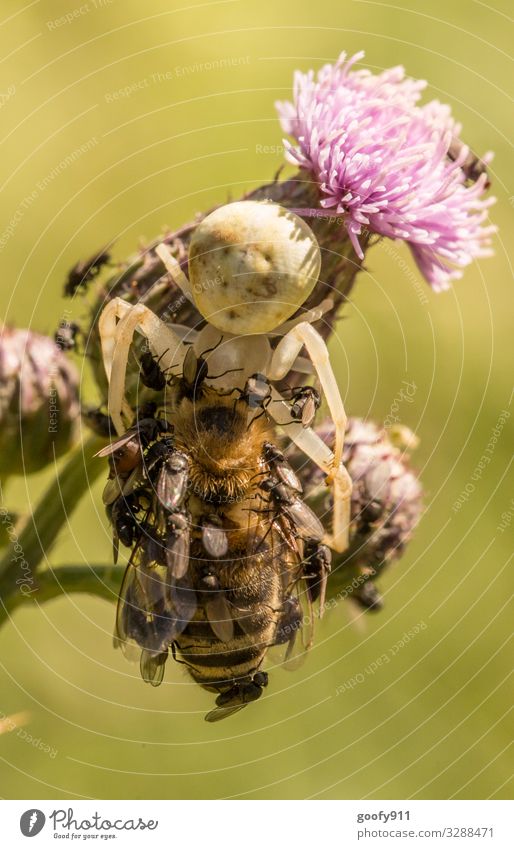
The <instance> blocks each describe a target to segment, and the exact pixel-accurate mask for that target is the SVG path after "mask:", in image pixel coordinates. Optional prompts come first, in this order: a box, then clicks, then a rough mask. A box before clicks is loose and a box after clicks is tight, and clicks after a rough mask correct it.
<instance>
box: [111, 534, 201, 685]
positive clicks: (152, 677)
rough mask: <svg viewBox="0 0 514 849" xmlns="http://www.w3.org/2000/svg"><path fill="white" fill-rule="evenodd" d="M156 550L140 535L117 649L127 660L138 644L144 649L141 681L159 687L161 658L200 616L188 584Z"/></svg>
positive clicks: (124, 589) (123, 597) (120, 612)
mask: <svg viewBox="0 0 514 849" xmlns="http://www.w3.org/2000/svg"><path fill="white" fill-rule="evenodd" d="M158 548H159V543H157V544H156V540H155V539H154V538H153V537H152V536H151V535H150V534H147V533H141V535H140V537H139V539H138V540H137V542H136V544H135V546H134V549H133V551H132V555H131V558H130V562H129V565H128V566H127V569H126V572H125V576H124V578H123V582H122V586H121V590H120V597H119V600H118V609H117V614H116V630H115V646H120V647H121V648H122V650H123V651H124V653H125V654H127V656H129V657H130V656H131V655H132V654H133V649H131V646H133V645H134V644H135V645H136V646H138V647H139V648H140V649H141V650H142V656H141V670H142V673H143V677H144V679H145V680H148V681H150V683H154V684H155V685H157V684H158V683H160V680H162V674H161V669H160V667H162V666H163V665H164V662H165V658H164V657H163V656H164V655H167V652H168V648H169V646H170V645H171V644H172V643H173V641H174V640H175V639H176V637H177V636H178V635H179V634H181V633H182V631H183V630H184V628H185V627H186V626H187V625H188V623H189V622H190V621H191V619H192V617H193V616H194V613H195V611H196V594H195V592H194V590H193V588H192V587H191V585H190V582H189V580H188V579H187V578H182V579H175V578H173V577H172V576H171V575H170V571H169V569H168V567H167V565H163V562H162V561H161V557H160V555H159V554H158ZM156 558H158V559H156Z"/></svg>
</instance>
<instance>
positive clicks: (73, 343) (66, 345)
mask: <svg viewBox="0 0 514 849" xmlns="http://www.w3.org/2000/svg"><path fill="white" fill-rule="evenodd" d="M79 333H80V327H79V325H78V324H76V323H75V322H74V321H61V323H60V324H59V327H58V328H57V330H56V331H55V333H54V339H55V344H56V345H57V347H58V348H60V349H61V351H74V350H76V348H77V337H78V335H79Z"/></svg>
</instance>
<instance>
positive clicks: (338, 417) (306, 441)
mask: <svg viewBox="0 0 514 849" xmlns="http://www.w3.org/2000/svg"><path fill="white" fill-rule="evenodd" d="M304 345H305V347H306V349H307V352H308V354H309V356H310V358H311V360H312V364H313V366H314V369H315V371H316V373H317V375H318V377H319V381H320V383H321V387H322V390H323V393H324V396H325V398H326V401H327V404H328V407H329V410H330V415H331V417H332V420H333V422H334V426H335V440H334V451H333V453H332V452H331V451H330V450H329V449H328V447H327V446H326V445H325V443H324V442H323V441H322V440H321V439H319V437H318V436H317V435H316V434H315V433H314V431H312V430H311V429H310V428H302V427H301V426H297V425H291V426H290V427H289V428H288V436H290V437H291V439H292V440H293V442H295V443H296V444H297V445H298V446H299V447H300V448H302V450H303V451H305V453H306V454H307V455H308V456H309V457H310V458H311V460H313V461H314V462H315V463H316V464H317V465H318V466H319V467H320V468H321V469H323V471H324V472H325V474H326V475H327V477H328V481H329V483H330V484H331V485H332V487H333V496H334V513H333V529H332V536H331V537H330V538H329V539H328V540H327V544H328V545H330V546H331V547H332V548H334V549H335V550H336V551H344V550H345V549H346V548H348V542H349V526H350V497H351V493H352V481H351V478H350V475H349V474H348V472H347V471H346V469H345V467H344V465H343V462H342V459H343V448H344V435H345V431H346V421H347V419H346V413H345V409H344V405H343V401H342V398H341V394H340V392H339V388H338V386H337V382H336V379H335V375H334V372H333V370H332V366H331V364H330V359H329V355H328V350H327V346H326V344H325V342H324V341H323V339H322V337H321V336H320V334H319V333H318V332H317V331H316V330H315V329H314V328H313V327H311V325H310V324H307V323H306V322H301V323H300V324H297V325H296V326H295V327H293V328H292V329H291V330H290V331H289V332H288V333H287V334H286V336H284V338H283V339H281V340H280V342H279V344H278V345H277V347H276V349H275V351H274V352H273V356H272V359H271V365H270V367H269V369H268V375H267V376H268V378H269V380H272V381H277V380H282V379H283V378H284V377H285V376H286V374H287V373H288V372H289V371H290V370H291V368H292V367H293V364H294V362H295V360H296V357H297V356H298V354H299V353H300V350H301V349H302V347H303V346H304ZM273 395H274V399H275V400H277V401H284V399H283V398H282V396H281V395H280V393H278V392H277V390H276V389H274V390H273ZM284 407H285V409H284ZM287 409H288V407H287V404H285V402H284V404H283V405H282V404H277V405H276V406H275V407H274V408H272V407H271V406H270V408H269V412H270V414H271V415H272V416H273V418H274V419H275V420H276V421H277V423H278V424H286V423H287V419H286V418H285V415H286V410H287Z"/></svg>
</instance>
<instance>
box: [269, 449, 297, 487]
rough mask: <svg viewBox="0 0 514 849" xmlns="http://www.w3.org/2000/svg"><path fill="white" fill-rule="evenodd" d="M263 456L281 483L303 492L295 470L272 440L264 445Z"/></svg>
mask: <svg viewBox="0 0 514 849" xmlns="http://www.w3.org/2000/svg"><path fill="white" fill-rule="evenodd" d="M262 456H263V458H264V460H265V461H266V463H267V464H268V466H269V468H270V470H271V472H272V474H273V475H275V476H276V477H277V478H278V479H279V480H280V481H281V483H283V484H285V485H286V486H288V487H289V488H290V489H294V490H295V491H296V492H302V485H301V483H300V481H299V480H298V477H297V476H296V474H295V472H294V471H293V469H292V468H291V466H290V465H289V463H288V462H287V460H286V458H285V456H284V454H283V453H282V451H280V450H279V449H278V448H276V447H275V445H273V443H272V442H265V443H264V445H263V446H262Z"/></svg>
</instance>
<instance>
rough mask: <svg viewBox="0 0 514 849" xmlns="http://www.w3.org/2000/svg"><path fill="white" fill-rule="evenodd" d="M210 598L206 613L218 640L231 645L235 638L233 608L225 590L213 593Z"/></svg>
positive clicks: (206, 605)
mask: <svg viewBox="0 0 514 849" xmlns="http://www.w3.org/2000/svg"><path fill="white" fill-rule="evenodd" d="M210 596H211V597H210V598H209V600H208V601H207V602H206V604H205V613H206V615H207V619H208V620H209V624H210V626H211V628H212V630H213V631H214V633H215V634H216V636H217V638H218V640H221V642H222V643H229V642H230V641H231V640H232V639H233V637H234V621H233V618H232V607H231V605H229V603H228V601H227V599H226V596H225V593H224V592H223V590H219V591H218V592H213V593H211V594H210ZM238 621H239V620H238Z"/></svg>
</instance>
